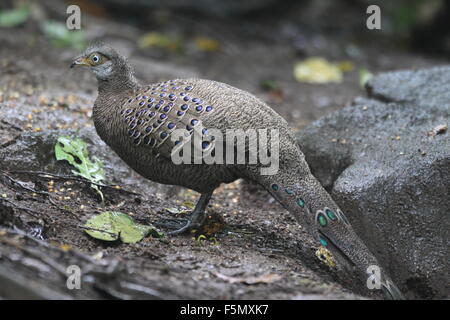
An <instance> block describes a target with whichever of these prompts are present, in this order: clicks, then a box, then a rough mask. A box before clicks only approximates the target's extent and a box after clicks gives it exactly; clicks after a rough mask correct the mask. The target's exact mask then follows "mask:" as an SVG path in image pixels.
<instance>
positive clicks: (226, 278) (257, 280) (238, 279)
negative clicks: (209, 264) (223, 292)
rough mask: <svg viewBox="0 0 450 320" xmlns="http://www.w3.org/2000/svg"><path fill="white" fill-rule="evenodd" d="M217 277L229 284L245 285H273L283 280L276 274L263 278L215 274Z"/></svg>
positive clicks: (269, 274)
mask: <svg viewBox="0 0 450 320" xmlns="http://www.w3.org/2000/svg"><path fill="white" fill-rule="evenodd" d="M215 276H216V277H218V278H219V279H222V280H224V281H226V282H229V283H245V284H257V283H272V282H275V281H278V280H280V279H282V277H281V276H280V275H278V274H275V273H268V274H264V275H261V276H256V277H248V278H241V277H230V276H227V275H224V274H221V273H215Z"/></svg>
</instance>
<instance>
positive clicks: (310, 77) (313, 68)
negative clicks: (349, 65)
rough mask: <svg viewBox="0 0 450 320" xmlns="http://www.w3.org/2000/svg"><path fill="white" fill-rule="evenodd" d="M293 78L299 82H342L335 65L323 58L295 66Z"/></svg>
mask: <svg viewBox="0 0 450 320" xmlns="http://www.w3.org/2000/svg"><path fill="white" fill-rule="evenodd" d="M294 77H295V79H296V80H297V81H299V82H307V83H329V82H336V83H340V82H342V71H341V69H339V67H338V66H337V65H336V64H334V63H330V62H328V61H327V60H325V59H324V58H320V57H313V58H308V59H306V60H303V61H301V62H298V63H296V64H295V66H294Z"/></svg>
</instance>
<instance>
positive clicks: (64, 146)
mask: <svg viewBox="0 0 450 320" xmlns="http://www.w3.org/2000/svg"><path fill="white" fill-rule="evenodd" d="M55 156H56V160H66V161H67V162H69V163H70V164H71V165H72V166H74V167H75V168H76V169H77V170H72V173H73V174H75V175H78V176H81V177H83V178H85V179H87V180H89V181H91V182H94V183H100V182H102V181H103V180H104V179H105V174H104V171H103V164H102V163H101V162H100V160H98V159H97V158H95V157H93V161H91V160H90V159H89V151H88V149H87V144H86V142H84V141H83V140H81V139H79V138H71V137H68V136H61V137H59V138H58V140H57V142H56V145H55ZM91 187H92V188H93V189H94V190H96V191H97V193H98V194H99V195H100V197H101V198H102V201H103V200H104V198H103V193H102V192H101V191H100V189H99V188H98V186H97V185H94V184H92V185H91Z"/></svg>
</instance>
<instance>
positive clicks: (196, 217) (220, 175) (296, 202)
mask: <svg viewBox="0 0 450 320" xmlns="http://www.w3.org/2000/svg"><path fill="white" fill-rule="evenodd" d="M75 65H87V66H89V67H90V68H91V69H92V71H93V72H94V73H95V75H96V77H97V80H98V97H97V100H96V101H95V105H94V109H93V119H94V123H95V127H96V130H97V132H98V134H99V135H100V137H101V138H102V139H103V140H104V141H105V142H106V143H107V144H108V145H109V146H110V147H111V148H112V149H113V150H114V151H115V152H116V153H117V154H118V155H119V156H120V157H121V158H122V159H123V160H124V161H125V162H126V163H127V164H128V165H129V166H130V167H132V168H133V169H134V170H135V171H137V172H138V173H139V174H141V175H142V176H144V177H146V178H148V179H150V180H152V181H155V182H159V183H164V184H172V185H180V186H183V187H187V188H190V189H193V190H195V191H197V192H199V193H201V197H200V200H199V201H198V203H197V205H196V208H195V210H194V212H193V215H192V220H191V223H190V224H188V225H186V226H185V227H184V228H182V229H181V230H179V232H181V231H185V230H188V229H189V228H190V227H193V226H194V227H196V226H197V224H199V223H201V222H202V219H203V217H204V210H205V208H206V205H207V203H208V201H209V199H210V197H211V195H212V193H213V191H214V190H215V189H216V188H217V187H218V186H219V185H220V184H221V183H229V182H232V181H234V180H236V179H239V178H245V179H249V180H252V181H255V182H257V183H258V184H260V185H262V186H263V187H264V188H265V189H266V190H268V191H269V192H270V193H271V194H272V195H273V197H274V198H275V199H277V200H278V201H279V202H280V203H281V204H282V205H283V206H284V207H285V208H286V209H288V210H289V211H290V212H291V213H292V214H293V215H294V216H295V218H296V219H297V220H298V222H299V223H300V224H301V225H302V226H304V227H305V228H306V229H307V230H308V231H309V232H310V233H311V234H312V235H313V236H314V237H315V238H316V239H317V240H318V241H320V243H321V244H322V245H323V246H325V247H326V248H327V249H328V250H329V251H331V252H332V254H333V258H334V259H335V260H336V262H337V263H338V265H339V266H340V267H341V268H342V269H345V270H347V271H348V272H352V273H356V274H358V275H359V278H360V280H361V281H362V282H363V284H366V281H367V279H368V277H369V275H371V273H370V272H369V271H368V267H369V266H371V265H375V266H379V264H378V262H377V259H376V258H375V257H374V256H373V255H372V254H371V253H370V251H369V250H368V249H367V247H366V246H365V245H364V243H363V242H362V241H361V240H360V239H359V237H358V236H357V235H356V234H355V232H354V231H353V230H352V228H351V226H350V224H349V223H348V221H347V219H346V218H345V215H344V214H343V213H342V211H341V210H340V209H339V207H338V206H337V205H336V203H335V202H334V201H333V200H332V198H331V197H330V196H329V194H328V193H327V192H326V191H325V190H324V189H323V188H322V186H321V185H320V183H319V182H318V181H317V180H316V179H315V178H314V177H313V175H312V174H311V172H310V170H309V167H308V164H307V163H306V161H305V159H304V156H303V154H302V152H301V150H300V148H299V146H298V145H297V143H296V140H295V137H294V135H293V132H292V131H291V130H290V129H289V127H288V124H287V122H286V121H285V120H284V119H283V118H282V117H281V116H279V115H278V114H277V113H276V112H275V111H274V110H273V109H271V108H270V107H269V106H268V105H267V104H265V103H264V102H262V101H261V100H259V99H258V98H256V97H255V96H253V95H251V94H250V93H248V92H245V91H242V90H239V89H236V88H234V87H231V86H229V85H226V84H223V83H219V82H215V81H210V80H200V79H184V80H180V79H177V80H170V81H165V82H162V83H156V84H150V85H140V84H139V83H138V82H137V81H136V79H135V77H134V76H133V72H132V70H131V68H130V66H129V64H128V63H127V61H126V59H125V58H124V57H123V56H121V55H120V54H118V53H117V52H116V51H115V50H114V49H113V48H111V47H109V46H106V45H103V44H94V45H92V46H91V47H89V48H88V49H87V50H86V52H85V53H83V54H82V55H81V56H80V57H78V58H77V59H75V60H74V62H73V63H72V66H75ZM179 129H181V132H182V133H184V135H185V139H183V140H182V141H181V142H176V141H172V136H173V135H175V132H180V130H179ZM230 129H235V130H238V129H242V130H248V129H264V130H270V129H276V130H278V132H279V139H278V141H279V144H278V146H279V157H278V159H279V169H278V171H277V172H276V173H275V174H269V175H262V174H261V168H262V167H263V165H262V164H261V163H260V162H258V163H256V164H248V162H246V163H247V164H245V163H244V164H217V163H216V164H206V163H204V162H202V163H201V164H186V163H184V164H175V163H174V161H173V158H172V157H171V156H172V155H173V152H174V150H179V149H177V148H183V146H185V144H186V143H187V142H189V141H190V140H189V139H192V137H194V138H200V144H199V146H198V147H197V150H199V149H200V150H201V151H204V153H205V154H208V155H210V156H216V157H218V158H221V157H220V156H218V155H217V154H215V151H216V150H218V149H220V148H218V147H220V146H223V150H225V152H224V154H223V158H225V157H226V150H231V149H233V150H234V151H236V150H238V146H237V145H236V142H235V141H234V140H233V141H231V142H230V141H229V140H230V139H227V133H228V132H229V131H227V130H230ZM175 130H178V131H175ZM214 130H218V132H220V133H222V136H223V137H221V138H217V137H218V136H215V135H212V134H211V131H214ZM216 132H217V131H216ZM228 136H229V134H228ZM260 136H261V134H258V135H257V136H256V138H255V137H253V138H250V140H252V139H253V140H255V139H256V140H258V138H259V137H260ZM250 140H249V141H248V143H250ZM275 144H276V139H269V146H275ZM226 147H231V149H227V148H226ZM194 149H195V148H192V149H191V150H192V151H194ZM244 153H245V157H247V158H246V159H248V157H249V156H250V155H249V147H248V145H246V148H245V150H244ZM234 160H236V159H234ZM234 163H236V162H234ZM380 270H381V277H380V278H379V279H375V282H374V283H375V285H377V281H378V283H379V284H381V289H382V290H383V292H384V293H385V295H386V297H388V298H396V299H398V298H401V297H402V295H401V293H400V291H399V290H398V289H397V288H396V287H395V285H394V284H393V282H392V281H391V280H390V279H389V277H388V276H387V274H386V273H385V272H384V271H383V269H380Z"/></svg>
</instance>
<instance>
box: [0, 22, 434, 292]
mask: <svg viewBox="0 0 450 320" xmlns="http://www.w3.org/2000/svg"><path fill="white" fill-rule="evenodd" d="M177 21H178V22H177V23H176V24H174V25H168V24H167V23H160V24H158V23H157V24H154V25H152V26H151V28H152V30H154V29H156V30H160V31H161V30H162V31H167V30H171V31H173V30H175V31H177V32H180V33H181V34H182V35H183V37H184V39H189V38H190V35H189V34H196V35H203V36H208V37H214V36H216V37H217V38H218V39H219V41H220V43H221V45H222V46H221V49H219V50H217V51H213V52H206V53H205V52H198V51H195V50H191V51H189V50H188V51H187V52H184V53H183V54H174V53H167V54H165V53H163V54H161V52H157V51H152V50H151V49H139V48H138V47H137V44H136V39H137V38H138V37H139V36H140V35H142V34H143V33H145V32H146V31H148V29H144V28H141V27H137V26H130V25H128V24H127V25H126V24H123V23H121V22H120V21H113V20H112V19H105V18H99V17H95V18H94V17H86V21H85V24H86V28H87V30H88V36H89V37H92V38H93V37H99V36H100V37H102V38H104V39H105V40H107V41H108V42H110V43H111V44H113V45H114V46H116V47H118V48H119V50H121V51H122V52H123V53H124V54H126V55H127V56H129V57H130V60H131V62H132V63H133V64H134V65H135V66H137V67H138V71H137V76H138V77H139V78H141V79H142V80H143V81H145V82H151V81H159V80H167V79H170V78H179V77H187V76H197V77H201V78H209V79H214V80H218V81H223V82H226V83H228V84H231V85H233V86H236V87H240V88H243V89H246V90H249V91H250V92H252V93H254V94H256V95H257V96H258V97H260V98H261V99H263V100H265V101H267V102H268V103H269V104H270V105H271V106H272V107H273V108H274V109H275V110H276V111H277V112H279V113H280V114H281V115H283V116H284V117H285V118H286V119H287V120H288V121H289V123H290V124H291V126H292V127H293V128H294V129H295V130H298V129H301V128H303V127H305V126H306V125H308V124H309V123H311V122H312V121H314V120H316V119H318V118H319V117H321V116H323V115H325V114H328V113H330V112H333V111H335V110H338V109H340V108H343V107H344V106H345V105H347V104H348V103H350V101H351V100H352V99H353V98H354V97H355V96H357V95H362V94H364V93H363V90H362V89H361V88H360V86H359V79H358V72H357V68H356V69H355V70H354V71H352V72H349V73H346V75H345V78H344V81H343V83H341V84H325V85H311V84H302V83H298V82H297V81H295V79H294V78H293V75H292V67H293V64H294V63H295V62H296V61H297V60H299V59H301V58H302V56H303V55H305V52H303V53H299V51H298V46H297V47H296V46H295V45H294V44H293V41H292V37H290V34H291V33H292V32H294V31H295V30H296V29H295V28H296V27H295V24H289V23H284V24H283V23H281V22H280V21H278V22H276V23H273V24H270V25H267V24H266V23H264V18H260V19H259V20H258V19H256V20H255V21H253V22H252V23H251V24H249V25H251V28H250V27H248V28H247V29H245V28H244V29H241V28H240V27H239V26H238V25H237V24H236V23H234V21H228V20H226V19H225V20H222V19H221V20H220V21H218V20H217V19H211V21H207V20H205V21H203V24H200V25H198V24H194V25H193V27H192V28H189V26H190V22H191V21H192V19H191V18H190V19H185V20H182V19H179V20H177ZM205 25H207V26H209V28H204V26H205ZM149 28H150V27H149ZM291 29H292V30H294V31H292V30H291ZM188 30H189V31H188ZM223 30H226V31H223ZM243 30H244V32H243ZM286 30H287V31H286ZM289 30H291V31H289ZM279 34H283V35H284V36H281V37H278V35H279ZM378 39H379V38H378V36H373V39H370V38H368V37H366V38H362V39H358V38H355V37H353V36H350V35H348V34H345V33H344V34H343V35H341V34H339V35H336V33H324V32H321V33H316V34H314V33H312V34H311V35H308V36H307V37H306V38H305V41H306V44H304V46H305V47H306V48H308V50H307V52H306V54H307V55H321V56H325V57H327V58H329V59H330V60H335V61H339V60H351V61H352V63H353V64H355V65H356V66H357V67H365V68H367V69H369V70H371V71H372V72H379V71H384V70H394V69H402V68H418V67H425V66H434V65H437V64H442V62H443V61H442V60H439V59H436V58H429V57H424V56H421V55H418V54H416V53H413V52H409V51H408V50H406V49H403V48H401V47H398V46H396V44H395V43H394V42H389V41H386V40H380V41H383V42H376V41H378ZM0 43H1V46H0V74H1V76H0V156H1V157H2V158H0V164H1V163H5V162H4V161H6V160H7V158H8V157H9V156H10V155H9V154H7V153H6V152H5V151H2V149H3V150H6V148H9V147H11V146H12V145H14V144H15V143H17V141H18V140H17V139H21V138H20V137H22V136H23V135H24V134H25V133H32V134H34V135H40V134H43V133H46V132H51V135H54V136H55V138H56V137H57V136H58V135H59V132H63V131H61V130H66V129H80V128H92V127H93V123H92V120H91V118H90V117H91V107H92V104H93V101H94V100H95V97H96V82H95V79H94V77H93V75H92V74H90V73H89V72H88V71H87V70H75V71H73V70H70V69H69V68H68V65H69V63H70V59H71V58H72V57H74V56H75V55H76V54H77V53H78V52H77V51H76V50H74V49H69V48H56V47H54V46H52V45H50V44H49V42H48V41H47V39H46V38H45V37H44V36H43V35H42V34H40V33H39V32H36V29H35V26H33V24H27V25H25V26H23V27H20V28H15V29H12V30H11V29H0ZM377 43H378V44H377ZM313 44H315V45H313ZM264 80H272V81H275V82H276V83H277V85H278V86H279V88H280V90H281V91H278V92H277V93H275V94H274V92H266V91H264V90H263V88H262V87H261V86H260V83H261V81H264ZM280 92H281V93H280ZM51 130H57V131H51ZM91 150H92V149H91ZM36 151H37V152H39V150H36ZM111 153H112V151H111ZM24 157H26V153H24ZM48 157H53V155H52V154H51V152H50V153H49V154H45V155H42V156H37V157H36V158H35V159H34V160H35V161H37V162H38V163H41V162H39V161H41V160H42V164H45V165H47V164H48V161H47V160H46V159H47V158H48ZM110 157H114V155H111V156H110ZM39 159H41V160H39ZM28 160H29V159H28ZM34 160H33V161H34ZM107 161H109V160H107ZM115 161H118V160H117V159H116V160H115ZM118 163H119V164H118V167H117V168H115V169H114V168H112V169H113V170H112V171H108V173H109V174H108V176H107V179H108V182H109V183H110V184H114V185H119V186H120V188H121V189H115V188H105V189H103V191H104V193H105V198H106V202H105V204H104V206H102V205H101V203H100V201H99V199H98V197H97V195H96V193H95V192H94V191H93V190H92V189H91V188H89V186H88V185H86V184H85V183H83V182H80V181H77V180H74V179H62V178H58V177H49V176H45V175H37V174H35V173H32V172H36V171H46V170H44V168H39V166H37V167H33V165H32V164H30V163H29V162H27V159H21V158H20V156H19V157H18V158H17V167H15V168H14V167H12V166H11V165H9V166H8V167H7V168H6V167H3V168H1V170H2V173H1V179H0V195H1V196H2V200H1V201H0V261H1V264H0V280H2V281H3V283H4V284H5V285H4V286H3V288H0V297H4V298H16V297H31V298H35V297H38V298H152V299H159V298H162V299H167V298H183V299H186V298H189V299H308V298H318V299H321V298H325V299H328V298H331V299H355V298H360V296H358V295H355V294H354V293H352V290H353V289H354V286H353V285H352V284H351V283H347V282H346V281H345V277H344V279H342V276H341V277H338V276H337V275H336V274H335V273H334V272H333V270H330V269H329V267H327V266H326V265H324V264H322V263H321V262H320V261H319V259H318V258H317V257H316V255H315V251H316V250H317V248H318V247H317V243H316V242H315V241H313V240H312V239H311V238H310V237H309V235H307V234H306V232H305V231H304V230H303V229H302V227H301V226H298V225H297V224H296V223H295V221H294V219H293V218H292V217H291V216H290V215H289V214H288V212H287V211H285V210H284V209H283V208H282V207H281V206H280V205H278V204H277V203H275V202H274V201H273V199H272V198H271V197H270V196H269V195H268V194H267V193H266V192H264V191H261V190H260V189H259V188H256V187H255V186H253V185H249V184H248V183H246V182H243V181H238V182H235V183H232V184H229V185H224V186H222V187H221V188H220V189H218V190H216V192H215V193H214V197H213V200H212V201H211V203H210V206H209V208H208V213H209V214H211V216H212V217H213V218H214V217H215V216H221V217H223V219H224V220H223V221H221V220H220V218H214V219H218V220H217V221H218V225H219V228H218V232H216V233H215V234H214V235H213V236H214V238H213V239H210V240H198V239H196V238H195V235H184V236H174V237H164V238H161V239H157V238H152V237H148V238H145V239H144V240H143V241H141V242H139V243H137V244H122V243H120V242H113V243H107V242H103V241H100V240H96V239H93V238H91V237H90V236H88V235H87V234H86V233H85V232H84V230H83V228H82V225H83V224H84V222H85V221H86V220H87V219H88V218H90V217H91V216H93V215H95V214H97V213H100V212H103V211H107V210H113V211H121V212H125V213H129V214H130V215H131V216H132V217H133V218H134V219H135V220H136V221H138V222H140V223H144V224H149V223H152V224H155V225H159V223H160V222H162V221H165V220H164V219H167V218H182V217H183V216H185V215H186V214H173V213H170V212H168V211H167V210H166V208H178V209H180V210H183V209H186V207H185V206H184V205H183V203H185V202H186V201H190V202H195V200H196V198H197V196H198V195H197V194H195V193H194V192H191V191H189V190H185V189H182V188H178V187H167V186H159V185H157V184H154V183H152V182H148V181H146V180H145V179H143V178H142V177H140V176H139V175H137V174H135V173H132V172H131V171H128V169H127V167H126V165H125V164H123V163H121V162H120V161H119V162H118ZM119 167H120V168H119ZM5 169H6V170H5ZM46 169H48V171H52V172H53V173H57V174H65V173H67V165H66V164H63V163H56V164H54V166H53V167H52V168H51V170H50V166H48V167H46ZM3 170H5V171H3ZM17 170H27V171H29V172H22V173H19V172H17ZM114 170H116V171H117V172H121V174H120V176H115V175H114ZM31 171H32V172H31ZM49 186H51V188H50V189H51V191H52V192H49ZM128 191H129V192H128ZM130 192H133V193H130ZM161 229H162V230H167V229H165V228H163V227H161ZM196 236H198V234H197V235H196ZM209 236H212V235H208V237H209ZM208 237H207V238H208ZM72 264H76V265H79V266H81V268H82V270H83V272H84V274H85V277H84V278H83V280H84V281H83V283H82V290H72V291H71V290H68V289H66V274H65V273H64V272H65V268H66V267H67V266H68V265H72ZM275 275H276V276H275ZM253 277H261V278H260V279H256V280H255V279H254V278H253ZM255 282H256V283H255ZM264 282H265V283H264ZM374 298H377V297H374Z"/></svg>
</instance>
